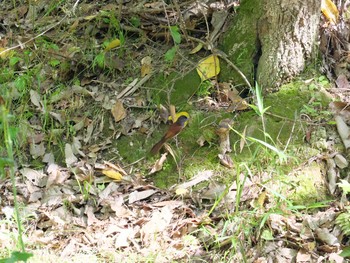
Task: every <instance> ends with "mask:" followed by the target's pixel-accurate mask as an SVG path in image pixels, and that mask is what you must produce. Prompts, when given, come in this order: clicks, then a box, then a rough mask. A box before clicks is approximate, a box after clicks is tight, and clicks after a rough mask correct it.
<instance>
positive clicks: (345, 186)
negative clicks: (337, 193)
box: [338, 180, 350, 194]
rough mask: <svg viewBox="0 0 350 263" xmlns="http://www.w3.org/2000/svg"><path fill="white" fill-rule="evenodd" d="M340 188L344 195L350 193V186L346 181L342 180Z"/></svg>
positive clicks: (339, 184)
mask: <svg viewBox="0 0 350 263" xmlns="http://www.w3.org/2000/svg"><path fill="white" fill-rule="evenodd" d="M338 186H339V187H340V188H341V189H342V190H343V192H344V194H348V193H350V184H349V182H348V181H346V180H340V183H338Z"/></svg>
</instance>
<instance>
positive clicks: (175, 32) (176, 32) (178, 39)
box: [170, 26, 181, 44]
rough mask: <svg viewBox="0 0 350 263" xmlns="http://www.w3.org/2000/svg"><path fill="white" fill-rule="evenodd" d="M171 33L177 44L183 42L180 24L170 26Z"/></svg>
mask: <svg viewBox="0 0 350 263" xmlns="http://www.w3.org/2000/svg"><path fill="white" fill-rule="evenodd" d="M170 34H171V36H172V37H173V40H174V42H175V44H180V43H181V34H180V32H179V27H178V26H171V27H170Z"/></svg>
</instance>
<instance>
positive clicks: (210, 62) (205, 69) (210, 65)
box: [197, 55, 220, 81]
mask: <svg viewBox="0 0 350 263" xmlns="http://www.w3.org/2000/svg"><path fill="white" fill-rule="evenodd" d="M197 72H198V75H199V76H200V77H201V79H202V81H204V80H207V79H210V78H212V77H214V76H217V75H218V74H219V72H220V63H219V58H218V57H217V56H214V55H210V56H209V57H207V58H205V59H202V60H201V61H200V62H199V65H198V67H197Z"/></svg>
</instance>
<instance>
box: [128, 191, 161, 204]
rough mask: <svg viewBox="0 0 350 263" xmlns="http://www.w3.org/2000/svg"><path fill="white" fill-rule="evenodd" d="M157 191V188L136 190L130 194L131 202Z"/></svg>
mask: <svg viewBox="0 0 350 263" xmlns="http://www.w3.org/2000/svg"><path fill="white" fill-rule="evenodd" d="M157 192H158V191H157V190H153V189H150V190H145V191H134V192H132V193H130V194H129V204H132V203H135V202H137V201H140V200H143V199H146V198H148V197H150V196H151V195H153V194H155V193H157Z"/></svg>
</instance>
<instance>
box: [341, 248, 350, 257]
mask: <svg viewBox="0 0 350 263" xmlns="http://www.w3.org/2000/svg"><path fill="white" fill-rule="evenodd" d="M339 256H341V257H343V258H347V257H350V247H345V248H344V249H343V251H342V252H341V253H340V254H339Z"/></svg>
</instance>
